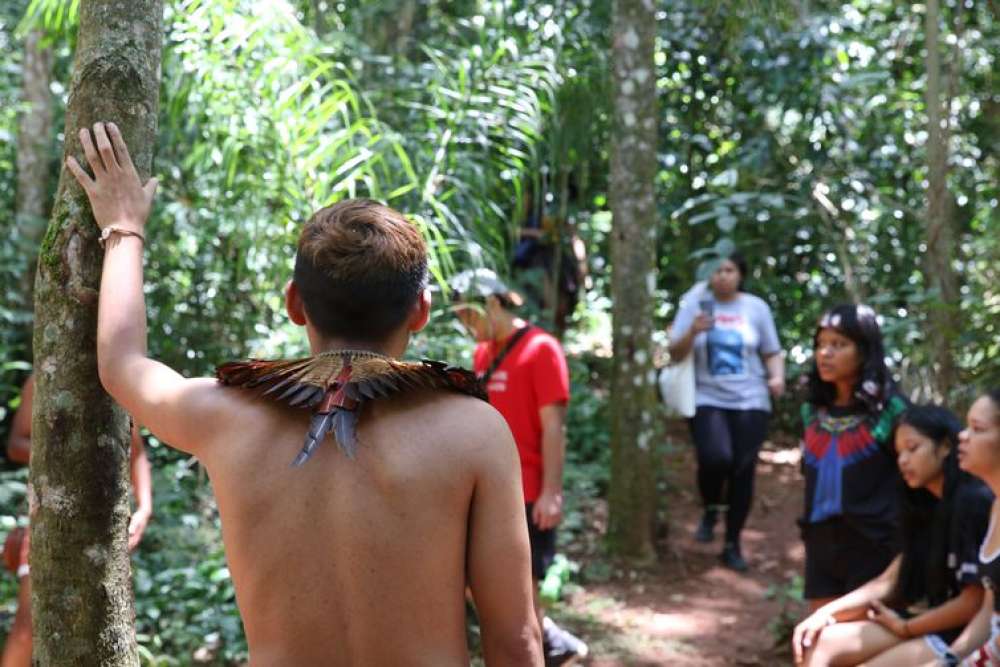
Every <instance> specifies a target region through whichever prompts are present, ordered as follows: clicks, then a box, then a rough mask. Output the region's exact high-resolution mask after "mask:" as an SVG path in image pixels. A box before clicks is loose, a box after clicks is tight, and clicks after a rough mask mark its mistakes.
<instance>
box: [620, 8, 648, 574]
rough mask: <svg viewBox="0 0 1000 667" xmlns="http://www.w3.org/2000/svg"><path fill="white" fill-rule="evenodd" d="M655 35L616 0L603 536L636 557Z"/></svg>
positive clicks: (642, 482)
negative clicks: (608, 446)
mask: <svg viewBox="0 0 1000 667" xmlns="http://www.w3.org/2000/svg"><path fill="white" fill-rule="evenodd" d="M655 36H656V16H655V11H654V7H653V3H652V2H651V0H617V2H615V5H614V26H613V45H612V67H613V76H614V87H615V91H614V96H615V122H614V130H613V134H612V147H611V188H610V190H611V211H612V215H613V228H612V238H611V263H612V275H611V284H612V290H611V291H612V298H613V306H612V316H613V335H614V371H613V375H612V385H611V406H612V407H611V411H612V416H611V439H612V458H611V492H610V522H609V526H608V538H609V542H610V546H611V548H612V549H613V550H614V551H615V552H617V553H619V554H621V555H624V556H628V557H631V558H638V559H642V560H649V559H652V558H654V557H655V552H654V549H653V533H654V531H653V527H654V526H653V524H654V519H655V478H654V475H653V464H654V458H653V447H654V444H655V442H656V440H657V423H656V419H655V410H656V405H655V392H654V386H655V382H656V375H655V371H654V369H653V354H652V328H653V292H654V289H655V287H656V251H655V248H656V220H655V216H656V201H655V195H654V187H653V186H654V180H655V177H656V128H657V120H658V119H657V114H656V109H657V105H656V75H655V69H654V57H655V53H654V49H655Z"/></svg>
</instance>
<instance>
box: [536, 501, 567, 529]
mask: <svg viewBox="0 0 1000 667" xmlns="http://www.w3.org/2000/svg"><path fill="white" fill-rule="evenodd" d="M562 503H563V498H562V494H561V493H551V492H549V491H542V495H540V496H538V500H536V501H535V505H534V507H533V508H532V511H531V520H532V521H534V522H535V525H536V526H538V529H539V530H551V529H552V528H555V527H556V526H558V525H559V524H560V523H561V522H562Z"/></svg>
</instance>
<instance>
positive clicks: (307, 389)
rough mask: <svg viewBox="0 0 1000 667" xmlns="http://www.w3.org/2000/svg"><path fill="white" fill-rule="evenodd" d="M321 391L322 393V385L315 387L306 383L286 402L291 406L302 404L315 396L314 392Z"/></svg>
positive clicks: (295, 406) (319, 392) (318, 392)
mask: <svg viewBox="0 0 1000 667" xmlns="http://www.w3.org/2000/svg"><path fill="white" fill-rule="evenodd" d="M322 393H323V389H322V387H316V386H313V385H311V384H307V385H304V386H303V387H302V389H301V390H299V392H298V393H297V394H295V396H294V397H293V398H292V400H290V401H289V402H288V404H289V405H290V406H292V407H293V408H297V407H299V406H304V405H305V404H306V403H308V402H309V401H310V400H312V399H313V398H314V397H315V396H316V394H322Z"/></svg>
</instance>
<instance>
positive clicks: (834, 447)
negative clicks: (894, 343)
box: [799, 304, 906, 611]
mask: <svg viewBox="0 0 1000 667" xmlns="http://www.w3.org/2000/svg"><path fill="white" fill-rule="evenodd" d="M813 346H814V354H813V365H812V369H811V371H810V373H809V396H808V399H807V401H806V403H805V404H803V406H802V420H803V423H804V427H805V431H804V435H803V439H802V463H803V465H802V470H803V473H804V476H805V512H804V515H803V516H802V518H801V519H800V521H799V522H800V525H801V527H802V538H803V541H804V542H805V548H806V568H805V592H804V595H805V598H806V599H807V600H808V601H809V607H810V611H815V610H816V609H818V608H819V607H822V606H823V605H825V604H826V603H828V602H830V601H831V600H834V599H835V598H838V597H840V596H842V595H844V594H845V593H847V592H849V591H852V590H854V589H855V588H857V587H858V586H860V585H861V584H863V583H865V582H866V581H869V580H870V579H872V578H873V577H875V576H877V575H878V574H879V573H880V572H882V571H883V570H885V568H886V567H887V566H888V565H889V563H890V562H891V561H892V559H893V558H895V556H896V554H897V553H898V552H899V543H898V539H897V524H898V511H897V502H896V497H897V493H896V490H897V486H898V481H899V471H898V470H897V468H896V455H895V452H894V451H893V449H892V443H891V441H890V438H889V436H890V434H891V432H892V425H893V422H894V421H895V420H896V418H897V417H898V416H899V415H900V414H901V413H902V412H903V411H904V410H905V409H906V401H905V399H904V398H903V397H902V395H901V394H900V393H899V392H898V391H897V390H896V387H895V384H894V383H893V381H892V377H891V376H890V374H889V370H888V368H886V365H885V349H884V346H883V343H882V331H881V329H880V328H879V325H878V320H877V317H876V315H875V311H873V310H872V309H871V308H869V307H868V306H864V305H856V304H841V305H838V306H835V307H834V308H833V309H831V310H829V311H828V312H827V313H825V314H824V315H823V316H822V317H821V318H820V320H819V323H818V325H817V327H816V331H815V334H814V336H813Z"/></svg>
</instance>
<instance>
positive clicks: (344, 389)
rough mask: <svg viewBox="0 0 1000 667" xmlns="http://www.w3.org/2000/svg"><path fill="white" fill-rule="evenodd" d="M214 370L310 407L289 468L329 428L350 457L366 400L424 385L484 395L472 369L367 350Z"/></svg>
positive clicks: (229, 380)
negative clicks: (299, 447)
mask: <svg viewBox="0 0 1000 667" xmlns="http://www.w3.org/2000/svg"><path fill="white" fill-rule="evenodd" d="M215 375H216V377H217V378H218V380H219V382H220V383H222V384H224V385H226V386H230V387H245V388H247V389H254V388H263V389H264V392H263V393H262V394H261V395H262V396H272V397H274V398H275V400H278V401H280V402H283V403H287V404H288V405H290V406H292V407H298V408H310V409H312V421H311V422H310V424H309V431H308V433H307V434H306V439H305V443H304V444H303V445H302V450H301V451H300V452H299V454H298V456H296V457H295V460H294V461H292V466H293V467H294V466H300V465H302V464H303V463H305V462H306V461H307V460H308V459H309V457H310V456H311V455H312V453H313V451H315V449H316V447H317V446H318V445H319V443H320V442H322V441H323V438H324V437H326V435H327V433H330V434H332V435H333V437H334V439H335V440H336V441H337V444H338V445H340V448H341V450H343V452H344V453H345V454H346V455H347V456H348V458H354V455H355V453H356V452H357V447H358V440H357V433H356V430H357V424H358V415H359V412H360V410H361V408H362V407H363V406H364V405H365V403H366V402H368V401H372V400H377V399H379V398H384V397H386V396H390V395H392V394H399V393H402V392H405V391H408V390H414V389H422V388H428V389H444V390H449V391H456V392H459V393H462V394H467V395H469V396H475V397H476V398H479V399H482V400H484V401H485V400H486V391H485V389H484V388H483V385H482V383H481V382H480V381H479V380H478V379H477V378H476V376H475V375H474V374H473V373H472V372H471V371H467V370H465V369H463V368H458V367H455V366H449V365H448V364H446V363H444V362H441V361H433V360H430V359H423V360H421V361H419V362H412V361H399V360H398V359H393V358H392V357H387V356H385V355H381V354H378V353H376V352H368V351H365V350H332V351H329V352H323V353H321V354H317V355H316V356H314V357H305V358H303V359H291V360H287V359H277V360H271V361H269V360H264V359H248V360H246V361H231V362H229V363H226V364H222V365H221V366H219V367H217V368H216V369H215ZM278 392H281V393H280V394H279V393H278Z"/></svg>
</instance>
